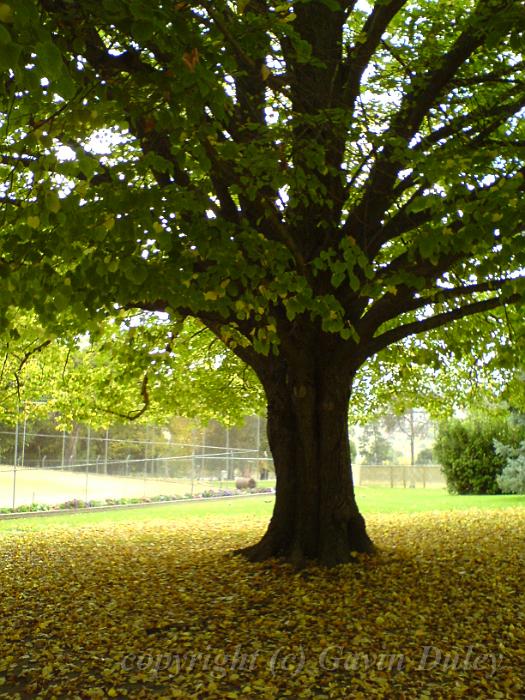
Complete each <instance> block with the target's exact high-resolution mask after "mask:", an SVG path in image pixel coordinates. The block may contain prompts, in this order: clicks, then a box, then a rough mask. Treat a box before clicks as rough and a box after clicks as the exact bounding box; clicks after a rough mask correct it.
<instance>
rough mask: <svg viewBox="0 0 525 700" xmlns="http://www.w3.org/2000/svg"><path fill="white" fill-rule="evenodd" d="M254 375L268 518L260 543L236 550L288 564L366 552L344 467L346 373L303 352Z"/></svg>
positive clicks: (337, 560) (335, 560) (328, 561)
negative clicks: (267, 462) (266, 452)
mask: <svg viewBox="0 0 525 700" xmlns="http://www.w3.org/2000/svg"><path fill="white" fill-rule="evenodd" d="M276 364H277V363H275V364H274V366H273V371H272V374H271V377H269V376H264V377H261V379H262V381H263V385H264V387H265V391H266V394H267V398H268V440H269V444H270V448H271V451H272V455H273V459H274V464H275V471H276V476H277V486H276V500H275V507H274V511H273V516H272V519H271V522H270V525H269V527H268V530H267V532H266V534H265V535H264V537H263V538H262V540H261V541H260V542H259V543H257V544H255V545H254V546H252V547H248V548H247V549H243V550H240V553H242V554H244V555H245V556H247V557H248V559H250V560H251V561H263V560H265V559H269V558H272V557H279V558H284V559H286V560H289V561H291V562H292V563H293V564H294V565H296V566H303V565H304V564H305V563H306V562H308V561H316V562H318V563H321V564H323V565H327V566H334V565H336V564H341V563H345V562H348V561H351V560H352V558H353V553H354V552H372V551H373V550H374V546H373V544H372V541H371V540H370V538H369V537H368V534H367V532H366V527H365V521H364V518H363V516H362V515H361V514H360V513H359V509H358V507H357V504H356V500H355V495H354V488H353V482H352V471H351V465H350V446H349V437H348V404H349V398H350V385H351V381H350V378H345V377H344V376H341V374H340V371H339V368H334V367H332V368H327V367H325V366H323V364H322V363H321V362H316V361H312V362H304V357H303V358H299V359H296V360H293V361H290V358H288V362H287V363H286V364H284V363H281V364H280V369H279V370H278V371H277V370H276Z"/></svg>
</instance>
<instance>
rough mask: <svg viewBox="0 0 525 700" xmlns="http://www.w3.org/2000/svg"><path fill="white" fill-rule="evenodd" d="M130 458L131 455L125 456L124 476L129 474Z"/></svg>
mask: <svg viewBox="0 0 525 700" xmlns="http://www.w3.org/2000/svg"><path fill="white" fill-rule="evenodd" d="M130 459H131V455H127V456H126V476H129V460H130Z"/></svg>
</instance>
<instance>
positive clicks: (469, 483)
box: [434, 417, 517, 494]
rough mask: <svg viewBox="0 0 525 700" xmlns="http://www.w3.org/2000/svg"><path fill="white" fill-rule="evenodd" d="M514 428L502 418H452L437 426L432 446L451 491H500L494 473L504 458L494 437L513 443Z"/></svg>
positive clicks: (480, 492) (483, 492)
mask: <svg viewBox="0 0 525 700" xmlns="http://www.w3.org/2000/svg"><path fill="white" fill-rule="evenodd" d="M516 436H517V431H516V429H515V428H512V427H511V426H509V423H508V421H507V420H506V419H505V418H496V417H493V418H483V419H476V418H470V419H468V420H465V421H462V420H458V419H452V420H449V421H447V422H445V423H442V424H441V425H440V426H439V432H438V437H437V440H436V444H435V446H434V450H435V454H436V456H437V458H438V460H439V462H440V464H441V466H442V468H443V473H444V474H445V478H446V480H447V487H448V490H449V491H450V492H451V493H459V494H469V493H472V494H490V493H492V494H494V493H501V490H502V489H501V486H500V485H499V483H498V476H499V475H500V474H501V473H502V471H503V468H504V467H505V464H506V459H505V457H504V456H502V455H501V454H498V453H497V452H496V449H495V447H494V440H498V441H500V442H506V443H507V442H510V443H515V442H516Z"/></svg>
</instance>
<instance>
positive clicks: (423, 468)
mask: <svg viewBox="0 0 525 700" xmlns="http://www.w3.org/2000/svg"><path fill="white" fill-rule="evenodd" d="M421 471H422V473H423V488H424V489H425V488H426V487H427V479H426V476H427V475H426V470H425V465H424V464H423V465H422V466H421Z"/></svg>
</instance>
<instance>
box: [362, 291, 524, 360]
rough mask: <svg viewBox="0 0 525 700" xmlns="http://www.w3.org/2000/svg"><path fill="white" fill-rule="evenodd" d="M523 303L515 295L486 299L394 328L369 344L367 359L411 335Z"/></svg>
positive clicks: (520, 297)
mask: <svg viewBox="0 0 525 700" xmlns="http://www.w3.org/2000/svg"><path fill="white" fill-rule="evenodd" d="M522 301H523V297H522V296H521V295H520V294H514V295H512V296H511V297H507V298H506V299H501V298H500V297H493V298H491V299H485V300H483V301H477V302H474V303H472V304H467V305H466V306H461V307H459V308H456V309H452V310H451V311H444V312H443V313H439V314H436V315H435V316H430V317H429V318H425V319H421V320H419V321H414V322H413V323H407V324H404V325H402V326H398V327H397V328H392V329H391V330H388V331H385V332H384V333H382V334H381V335H379V336H377V337H376V338H373V339H372V340H371V341H369V342H368V343H367V345H366V355H365V359H368V358H369V357H372V356H373V355H376V354H377V353H378V352H379V351H380V350H383V349H384V348H386V347H388V346H389V345H392V344H393V343H396V342H398V341H399V340H403V338H408V337H409V336H411V335H418V334H419V333H425V332H427V331H431V330H434V329H436V328H440V327H441V326H446V325H447V324H449V323H452V322H453V321H458V320H459V319H461V318H466V317H468V316H474V315H475V314H479V313H483V312H484V311H490V310H491V309H496V308H498V307H500V306H504V305H505V304H517V303H519V302H522Z"/></svg>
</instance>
